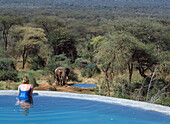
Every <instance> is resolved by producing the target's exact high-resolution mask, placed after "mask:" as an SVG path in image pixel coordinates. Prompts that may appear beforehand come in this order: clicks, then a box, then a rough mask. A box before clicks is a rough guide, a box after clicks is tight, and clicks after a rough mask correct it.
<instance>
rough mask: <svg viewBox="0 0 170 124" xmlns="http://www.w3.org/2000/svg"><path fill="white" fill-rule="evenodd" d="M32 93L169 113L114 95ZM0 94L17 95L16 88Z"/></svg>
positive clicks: (53, 92) (167, 108)
mask: <svg viewBox="0 0 170 124" xmlns="http://www.w3.org/2000/svg"><path fill="white" fill-rule="evenodd" d="M34 93H36V94H37V93H38V95H39V96H50V97H64V98H75V99H85V100H92V101H99V102H106V103H115V104H120V105H123V106H130V107H136V108H141V109H144V110H148V111H156V112H160V113H164V114H166V115H170V107H168V106H162V105H158V104H151V103H147V102H141V101H135V100H128V99H121V98H114V97H106V96H100V95H89V94H78V93H67V92H58V91H40V90H34ZM0 95H17V91H16V90H0Z"/></svg>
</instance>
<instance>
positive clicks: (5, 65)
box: [0, 58, 15, 71]
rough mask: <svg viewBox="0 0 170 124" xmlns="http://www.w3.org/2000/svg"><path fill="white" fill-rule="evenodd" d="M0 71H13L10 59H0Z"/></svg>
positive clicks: (13, 66) (12, 63) (13, 67)
mask: <svg viewBox="0 0 170 124" xmlns="http://www.w3.org/2000/svg"><path fill="white" fill-rule="evenodd" d="M0 70H1V71H2V70H4V71H8V70H15V65H14V62H13V61H12V59H10V58H0Z"/></svg>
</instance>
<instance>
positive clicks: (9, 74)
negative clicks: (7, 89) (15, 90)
mask: <svg viewBox="0 0 170 124" xmlns="http://www.w3.org/2000/svg"><path fill="white" fill-rule="evenodd" d="M17 76H18V71H0V80H2V81H5V80H13V81H18V77H17Z"/></svg>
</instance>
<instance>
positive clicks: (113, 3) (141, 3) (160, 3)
mask: <svg viewBox="0 0 170 124" xmlns="http://www.w3.org/2000/svg"><path fill="white" fill-rule="evenodd" d="M169 7H170V1H169V0H36V1H35V0H22V1H21V0H5V1H4V0H0V8H15V9H16V8H27V9H35V8H43V9H48V10H82V11H94V10H95V11H116V12H131V13H140V14H159V15H161V14H163V15H170V11H169Z"/></svg>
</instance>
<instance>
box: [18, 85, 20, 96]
mask: <svg viewBox="0 0 170 124" xmlns="http://www.w3.org/2000/svg"><path fill="white" fill-rule="evenodd" d="M19 88H20V85H19V86H18V95H19Z"/></svg>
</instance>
